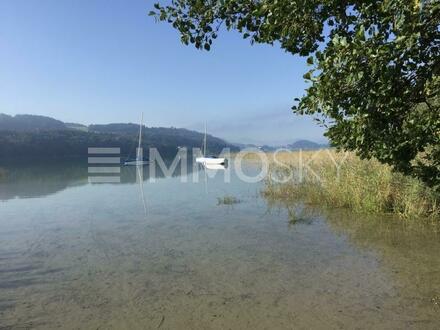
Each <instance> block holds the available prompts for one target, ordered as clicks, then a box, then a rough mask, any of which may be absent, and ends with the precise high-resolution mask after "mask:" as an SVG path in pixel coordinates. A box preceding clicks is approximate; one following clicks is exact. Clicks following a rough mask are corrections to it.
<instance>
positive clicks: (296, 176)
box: [248, 149, 440, 221]
mask: <svg viewBox="0 0 440 330" xmlns="http://www.w3.org/2000/svg"><path fill="white" fill-rule="evenodd" d="M248 159H252V156H249V157H248ZM267 159H268V168H269V172H268V175H267V178H266V180H265V188H264V189H263V191H262V194H263V195H264V196H265V197H266V198H268V199H271V200H283V201H296V202H297V201H301V202H303V203H308V204H315V205H322V206H325V207H332V208H348V209H351V210H353V211H355V212H361V213H394V214H398V215H399V216H401V217H403V218H407V219H412V218H425V219H431V220H435V221H438V220H440V205H439V203H440V198H439V195H438V193H436V192H434V191H433V190H431V189H429V188H428V187H426V186H425V185H424V184H423V183H421V182H420V181H418V180H417V179H415V178H412V177H407V176H404V175H402V174H400V173H397V172H394V171H393V170H392V168H391V167H390V166H387V165H384V164H381V163H379V162H378V161H376V160H362V159H360V158H359V157H357V156H356V155H355V154H354V153H347V152H336V151H334V150H330V149H323V150H318V151H298V152H282V153H275V154H267Z"/></svg>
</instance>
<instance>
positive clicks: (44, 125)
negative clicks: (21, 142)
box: [0, 113, 67, 132]
mask: <svg viewBox="0 0 440 330" xmlns="http://www.w3.org/2000/svg"><path fill="white" fill-rule="evenodd" d="M66 128H67V127H66V125H65V124H64V123H63V122H62V121H60V120H57V119H53V118H51V117H45V116H37V115H15V116H9V115H7V114H4V113H0V130H1V131H20V132H33V131H40V130H45V131H46V130H63V129H66Z"/></svg>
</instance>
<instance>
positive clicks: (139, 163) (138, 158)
mask: <svg viewBox="0 0 440 330" xmlns="http://www.w3.org/2000/svg"><path fill="white" fill-rule="evenodd" d="M143 121H144V114H143V113H142V115H141V123H140V124H139V143H138V148H137V150H136V159H134V160H129V159H128V160H126V161H125V162H124V165H128V166H131V165H134V166H142V165H147V164H149V163H150V161H148V160H144V158H143V152H142V148H141V147H142V126H143V123H142V122H143Z"/></svg>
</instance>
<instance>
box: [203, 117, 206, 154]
mask: <svg viewBox="0 0 440 330" xmlns="http://www.w3.org/2000/svg"><path fill="white" fill-rule="evenodd" d="M203 156H204V157H206V121H205V138H204V141H203Z"/></svg>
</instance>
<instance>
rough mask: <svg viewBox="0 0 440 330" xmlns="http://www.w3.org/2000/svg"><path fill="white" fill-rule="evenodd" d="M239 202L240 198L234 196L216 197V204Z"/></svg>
mask: <svg viewBox="0 0 440 330" xmlns="http://www.w3.org/2000/svg"><path fill="white" fill-rule="evenodd" d="M238 203H240V200H239V199H238V198H236V197H234V196H228V195H227V196H223V197H217V205H233V204H238Z"/></svg>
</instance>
